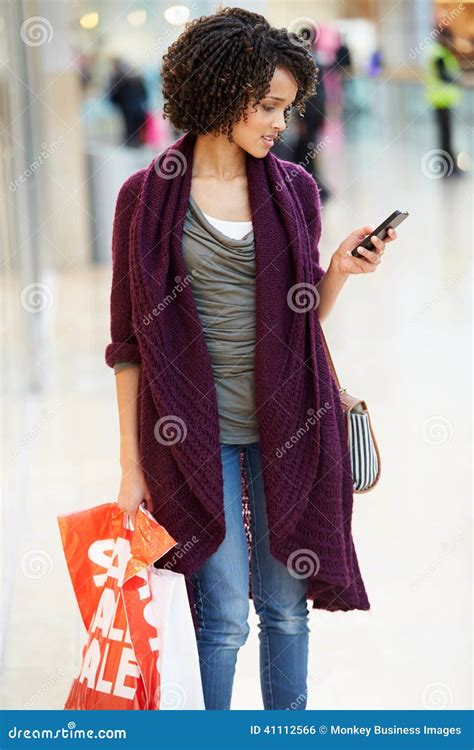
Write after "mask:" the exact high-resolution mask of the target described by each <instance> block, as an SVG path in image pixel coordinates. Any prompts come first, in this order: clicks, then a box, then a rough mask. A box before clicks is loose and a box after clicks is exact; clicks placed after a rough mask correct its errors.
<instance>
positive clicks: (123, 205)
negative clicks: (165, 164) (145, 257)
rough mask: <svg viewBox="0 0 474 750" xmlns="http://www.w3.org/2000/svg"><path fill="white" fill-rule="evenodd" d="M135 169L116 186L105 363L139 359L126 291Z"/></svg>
mask: <svg viewBox="0 0 474 750" xmlns="http://www.w3.org/2000/svg"><path fill="white" fill-rule="evenodd" d="M144 172H145V170H144V169H142V170H139V171H138V172H136V173H134V174H133V175H131V177H129V178H128V179H127V180H126V181H125V182H124V183H123V185H122V187H121V188H120V190H119V194H118V197H117V201H116V205H115V215H114V222H113V228H112V284H111V289H110V342H109V343H108V344H107V347H106V349H105V361H106V364H107V365H108V366H109V367H114V365H115V363H116V362H120V361H125V360H126V361H130V362H134V363H140V362H141V355H140V350H139V347H138V342H137V339H136V336H135V334H134V331H133V328H132V301H131V295H130V267H129V250H130V245H129V232H130V224H131V221H132V216H133V209H134V206H135V202H136V199H137V197H138V193H139V189H140V184H141V177H142V174H143V173H144Z"/></svg>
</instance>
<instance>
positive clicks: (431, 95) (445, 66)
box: [424, 26, 462, 177]
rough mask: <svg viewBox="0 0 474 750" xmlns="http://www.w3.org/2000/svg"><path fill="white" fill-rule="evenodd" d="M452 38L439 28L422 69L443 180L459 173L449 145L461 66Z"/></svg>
mask: <svg viewBox="0 0 474 750" xmlns="http://www.w3.org/2000/svg"><path fill="white" fill-rule="evenodd" d="M454 51H455V46H454V37H453V34H452V32H451V30H450V29H448V28H446V27H444V26H441V30H440V33H439V36H438V39H437V41H434V42H433V43H432V44H431V45H430V46H429V47H428V49H427V54H426V58H425V68H424V80H425V86H426V88H425V93H426V98H427V100H428V101H429V103H430V104H431V106H432V107H433V112H434V115H435V118H436V125H437V128H438V144H439V148H440V150H441V151H442V152H443V154H442V156H443V157H444V158H445V159H446V166H445V168H444V169H443V175H442V176H443V177H449V176H450V175H458V174H461V170H460V169H459V167H458V166H457V163H456V154H455V153H454V151H453V145H452V122H453V117H452V110H453V108H454V107H457V106H458V104H459V103H460V101H461V98H462V89H461V86H459V85H458V83H457V78H458V76H459V74H460V70H461V66H460V65H459V62H458V60H457V58H456V55H455V54H454Z"/></svg>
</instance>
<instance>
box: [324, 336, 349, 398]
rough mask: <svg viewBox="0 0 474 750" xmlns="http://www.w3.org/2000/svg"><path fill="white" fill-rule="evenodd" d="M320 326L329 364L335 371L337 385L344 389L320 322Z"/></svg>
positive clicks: (341, 389) (340, 389)
mask: <svg viewBox="0 0 474 750" xmlns="http://www.w3.org/2000/svg"><path fill="white" fill-rule="evenodd" d="M319 327H320V329H321V336H322V339H323V344H324V348H325V349H326V354H327V357H328V360H329V364H330V365H331V368H332V371H333V373H334V379H335V381H336V383H337V387H338V388H339V391H344V390H345V388H341V384H340V382H339V378H338V377H337V372H336V368H335V367H334V362H333V361H332V357H331V353H330V351H329V347H328V345H327V341H326V336H325V335H324V331H323V328H322V326H321V324H320V326H319Z"/></svg>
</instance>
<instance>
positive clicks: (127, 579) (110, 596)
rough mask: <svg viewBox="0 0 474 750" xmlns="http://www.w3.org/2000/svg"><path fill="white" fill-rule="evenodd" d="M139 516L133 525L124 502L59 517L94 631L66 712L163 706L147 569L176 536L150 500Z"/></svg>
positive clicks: (83, 606)
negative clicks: (154, 511) (155, 513)
mask: <svg viewBox="0 0 474 750" xmlns="http://www.w3.org/2000/svg"><path fill="white" fill-rule="evenodd" d="M135 521H136V522H135V528H134V529H133V530H132V529H131V528H130V521H129V516H128V514H126V513H125V512H124V511H122V510H121V508H120V506H119V505H118V503H117V502H110V503H104V504H103V505H98V506H96V507H94V508H90V509H88V510H85V511H80V512H78V513H68V514H65V515H61V516H58V523H59V529H60V532H61V539H62V543H63V547H64V553H65V556H66V562H67V566H68V569H69V573H70V576H71V580H72V585H73V588H74V592H75V595H76V598H77V602H78V605H79V609H80V611H81V616H82V619H83V621H84V625H85V627H86V630H87V640H86V643H85V645H84V647H83V651H82V660H81V664H80V667H79V671H78V673H77V674H76V676H75V678H74V681H73V684H72V687H71V690H70V692H69V695H68V697H67V700H66V703H65V706H64V708H66V709H82V710H86V709H148V710H156V709H158V708H159V707H160V674H159V671H158V666H159V644H160V639H159V633H158V630H157V625H156V618H155V615H154V607H156V602H155V604H154V603H153V601H152V599H153V596H152V589H151V587H150V584H149V575H150V574H149V570H148V568H149V566H150V565H152V564H153V563H154V562H155V560H158V559H159V558H160V557H162V556H163V555H164V554H165V553H166V552H168V551H169V550H170V549H171V548H172V547H174V546H175V544H176V541H175V540H174V539H173V538H172V537H171V536H170V535H169V534H168V532H167V531H166V530H165V529H164V528H163V526H160V524H158V523H157V521H156V520H155V519H154V518H153V516H152V515H151V513H149V512H148V510H146V508H144V506H143V505H142V506H140V507H139V509H138V511H137V514H136V519H135Z"/></svg>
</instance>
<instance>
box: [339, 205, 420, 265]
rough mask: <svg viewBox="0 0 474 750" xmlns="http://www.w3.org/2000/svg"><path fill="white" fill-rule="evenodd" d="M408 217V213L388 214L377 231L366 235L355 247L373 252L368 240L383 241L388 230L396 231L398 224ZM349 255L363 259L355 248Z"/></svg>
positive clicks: (370, 241)
mask: <svg viewBox="0 0 474 750" xmlns="http://www.w3.org/2000/svg"><path fill="white" fill-rule="evenodd" d="M408 215H409V214H408V211H394V212H393V214H390V216H389V217H388V218H387V219H385V221H383V222H382V223H381V224H380V226H378V227H377V229H375V230H374V231H373V232H371V233H370V234H368V235H367V237H364V239H363V240H362V242H359V244H358V245H357V247H365V248H367V250H375V248H374V246H373V245H372V240H371V239H370V238H371V237H374V236H376V237H378V238H379V239H381V240H384V239H385V238H386V236H387V233H388V230H389V229H390V228H391V229H396V228H397V227H398V226H399V224H401V223H402V221H405V219H406V218H407V216H408ZM351 254H352V255H353V256H354V258H363V257H364V256H363V255H361V254H360V253H358V252H357V248H354V250H352V251H351Z"/></svg>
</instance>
